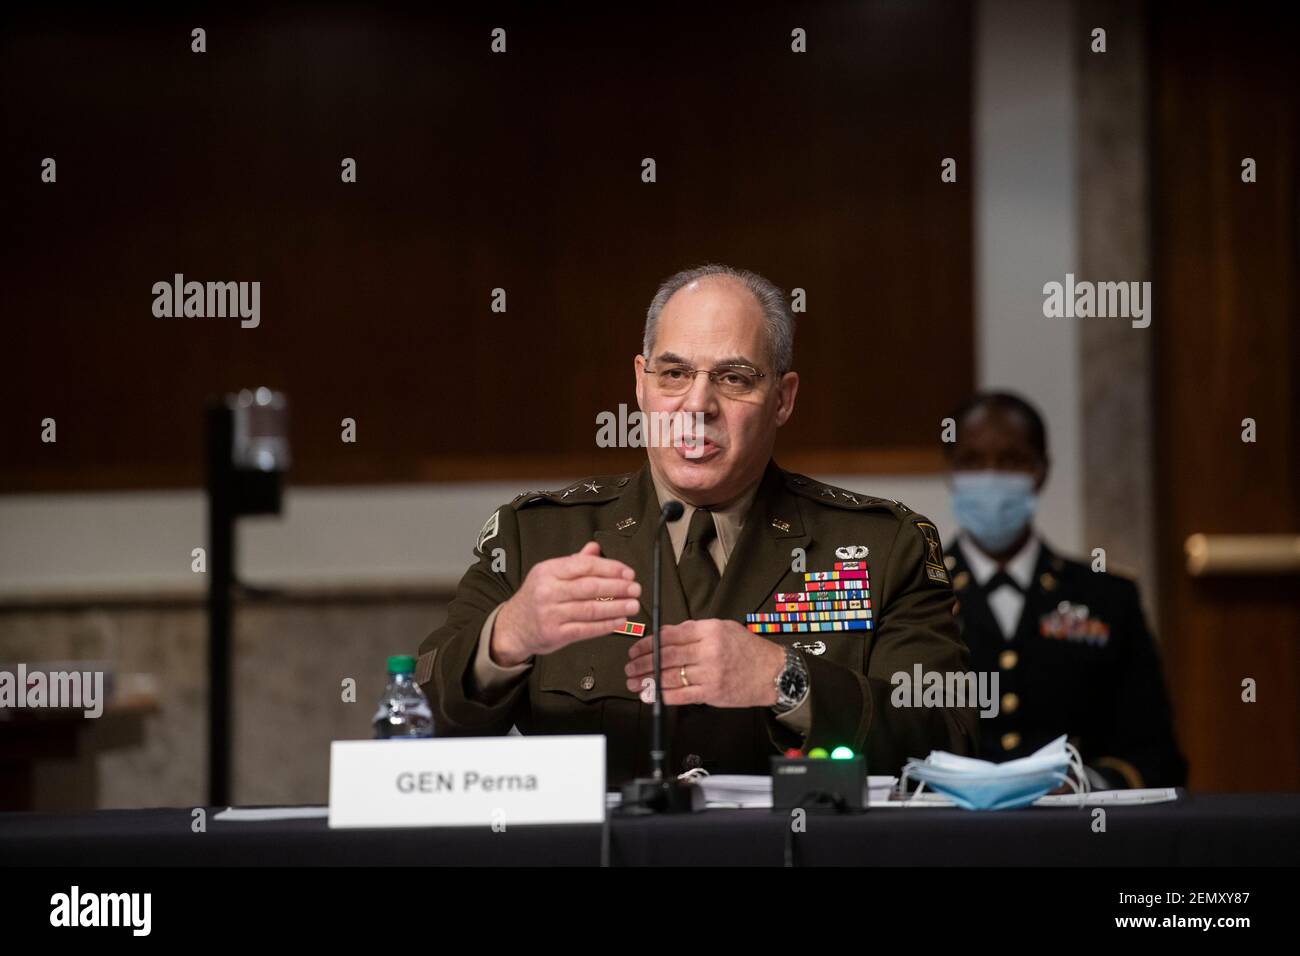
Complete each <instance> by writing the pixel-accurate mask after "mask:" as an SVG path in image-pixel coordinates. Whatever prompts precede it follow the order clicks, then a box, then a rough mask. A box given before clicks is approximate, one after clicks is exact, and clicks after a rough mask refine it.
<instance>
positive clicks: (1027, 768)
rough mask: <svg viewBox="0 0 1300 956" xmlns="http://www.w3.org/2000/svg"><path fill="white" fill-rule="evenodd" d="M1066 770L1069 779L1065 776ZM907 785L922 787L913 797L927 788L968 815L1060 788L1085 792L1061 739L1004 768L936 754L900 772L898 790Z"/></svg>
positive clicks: (1072, 753)
mask: <svg viewBox="0 0 1300 956" xmlns="http://www.w3.org/2000/svg"><path fill="white" fill-rule="evenodd" d="M1071 768H1073V769H1074V771H1075V774H1074V777H1071V776H1070V774H1069V771H1070V769H1071ZM908 780H915V781H919V782H920V783H921V787H919V788H918V789H917V791H916V792H917V793H918V794H919V793H920V792H921V791H922V790H923V789H924V788H925V787H926V786H928V787H929V788H930V789H931V790H934V791H935V792H936V793H940V794H943V795H944V796H945V797H948V799H950V800H952V802H953V803H955V804H957V806H959V807H963V808H965V809H967V810H1007V809H1010V808H1011V807H1023V806H1027V805H1029V804H1031V803H1033V802H1034V801H1035V800H1037V799H1038V798H1039V797H1041V796H1043V795H1044V794H1046V793H1048V792H1049V791H1051V790H1054V789H1056V788H1057V787H1058V786H1060V785H1061V784H1063V783H1064V784H1069V785H1070V786H1071V787H1073V788H1074V790H1075V791H1076V792H1077V793H1079V794H1080V795H1082V794H1083V793H1086V792H1087V790H1088V777H1087V774H1085V773H1084V772H1083V761H1082V760H1081V759H1080V757H1079V751H1077V750H1075V749H1074V748H1073V747H1072V746H1070V745H1069V744H1068V743H1066V742H1065V735H1062V736H1060V737H1057V738H1056V739H1055V740H1053V741H1052V742H1051V743H1050V744H1048V745H1047V746H1045V747H1043V748H1042V749H1041V750H1039V751H1037V752H1036V753H1033V754H1030V755H1029V756H1028V757H1021V758H1020V759H1018V760H1008V761H1007V762H1006V763H992V762H990V761H988V760H976V759H974V758H972V757H959V756H957V755H956V754H950V753H945V752H943V751H941V750H936V751H933V752H932V753H931V754H930V756H928V757H926V758H925V759H924V760H917V759H916V758H912V759H911V760H909V761H908V762H907V764H906V766H904V767H903V776H902V780H901V782H900V787H901V788H902V790H903V792H904V793H906V792H907V781H908ZM1080 781H1081V782H1080Z"/></svg>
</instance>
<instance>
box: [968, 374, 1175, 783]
mask: <svg viewBox="0 0 1300 956" xmlns="http://www.w3.org/2000/svg"><path fill="white" fill-rule="evenodd" d="M953 417H954V419H955V421H956V424H957V433H956V439H957V440H956V442H955V443H953V444H951V445H948V446H946V449H947V451H948V454H949V456H950V464H951V466H952V469H953V473H952V489H953V512H954V514H955V515H956V518H957V521H958V524H959V525H961V532H960V534H959V535H958V536H957V538H956V540H955V542H954V544H953V546H952V547H951V548H950V550H949V552H948V555H947V559H946V560H947V564H948V568H949V570H950V571H951V572H952V576H953V577H952V581H953V589H954V590H955V591H956V593H957V598H958V618H959V620H960V622H961V627H962V636H963V637H964V638H965V640H966V643H967V645H969V647H970V651H971V657H972V662H973V664H974V667H975V669H976V670H977V671H981V672H982V671H991V672H997V673H999V674H1000V678H999V689H1000V691H1001V694H1002V699H1001V702H1000V707H999V712H998V714H997V716H996V717H995V718H993V719H985V720H982V721H981V722H980V731H981V734H982V741H981V744H982V745H981V748H980V749H981V756H983V757H984V758H986V759H988V760H994V761H1003V760H1009V759H1011V758H1014V757H1023V756H1026V755H1027V754H1030V753H1032V752H1033V751H1035V750H1037V749H1038V748H1039V747H1041V746H1043V745H1044V744H1046V743H1049V742H1050V741H1052V740H1054V739H1055V738H1057V737H1059V736H1060V735H1061V734H1068V735H1069V736H1070V738H1071V742H1072V743H1073V744H1074V745H1075V746H1076V747H1078V748H1079V752H1080V754H1081V755H1082V757H1083V760H1084V763H1085V765H1086V766H1087V768H1088V773H1089V775H1090V777H1091V778H1092V783H1093V785H1094V786H1096V787H1098V788H1102V789H1112V788H1122V787H1144V786H1145V787H1156V786H1160V787H1165V786H1178V785H1181V784H1183V783H1184V782H1185V780H1186V772H1187V768H1186V764H1185V763H1184V761H1183V758H1182V756H1181V755H1180V754H1179V752H1178V747H1177V745H1176V743H1175V740H1174V733H1173V728H1172V726H1171V722H1170V713H1169V702H1168V698H1167V696H1166V694H1165V686H1164V681H1163V679H1162V677H1161V673H1160V660H1159V655H1158V653H1157V651H1156V647H1155V644H1154V642H1153V641H1152V639H1151V634H1150V633H1149V632H1148V630H1147V626H1146V622H1145V620H1144V618H1143V614H1142V607H1141V604H1140V603H1139V601H1138V591H1137V587H1136V585H1135V584H1134V583H1133V582H1132V581H1130V580H1128V579H1127V578H1123V577H1119V576H1117V575H1114V574H1108V573H1106V572H1104V571H1093V570H1092V569H1091V568H1090V567H1089V566H1088V565H1085V564H1080V563H1078V562H1076V561H1069V560H1066V559H1065V558H1063V557H1061V556H1060V555H1058V554H1056V553H1055V552H1054V551H1053V550H1052V549H1051V548H1049V547H1048V546H1047V545H1046V544H1045V543H1044V542H1043V541H1042V539H1041V538H1040V537H1039V536H1038V534H1037V532H1036V531H1035V530H1034V526H1033V520H1032V519H1033V513H1034V506H1035V503H1036V501H1037V495H1038V492H1039V491H1040V490H1041V489H1042V487H1043V484H1044V482H1045V481H1046V480H1047V470H1048V456H1047V432H1046V428H1045V426H1044V425H1043V420H1042V417H1041V416H1040V415H1039V414H1038V412H1037V411H1036V410H1035V409H1034V408H1033V406H1032V405H1030V404H1029V403H1028V402H1026V401H1025V400H1024V399H1023V398H1020V397H1019V396H1017V395H1014V394H1011V393H1008V392H986V393H980V394H976V395H974V396H972V397H971V398H970V399H968V400H967V401H966V402H965V403H963V405H962V407H961V408H960V409H958V411H957V412H956V414H955V415H954V416H953Z"/></svg>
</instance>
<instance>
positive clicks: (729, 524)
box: [646, 465, 762, 560]
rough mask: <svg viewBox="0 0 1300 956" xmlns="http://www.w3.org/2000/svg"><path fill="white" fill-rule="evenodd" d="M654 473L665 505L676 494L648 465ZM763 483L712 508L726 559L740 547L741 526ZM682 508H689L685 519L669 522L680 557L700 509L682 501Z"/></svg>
mask: <svg viewBox="0 0 1300 956" xmlns="http://www.w3.org/2000/svg"><path fill="white" fill-rule="evenodd" d="M646 467H647V469H648V470H649V472H650V481H651V482H652V483H653V485H654V490H655V497H656V498H657V499H658V501H659V506H660V507H662V506H663V503H664V502H665V501H668V500H669V499H671V498H672V497H673V495H672V493H671V492H670V491H669V490H668V489H667V488H666V487H665V486H664V484H663V483H662V482H661V481H660V480H659V477H658V476H657V475H656V474H655V473H654V469H653V468H650V467H649V465H647V466H646ZM761 483H762V478H761V476H760V478H759V479H758V480H757V481H755V482H754V483H753V484H752V485H750V486H749V487H748V488H746V489H745V490H744V491H742V492H741V493H740V494H739V495H737V496H736V497H735V498H734V499H732V500H731V501H729V502H727V503H726V504H725V505H722V506H720V507H716V508H710V509H708V510H709V511H712V512H713V524H714V527H716V528H717V529H718V543H719V544H720V545H721V546H722V553H723V556H724V558H725V559H727V560H730V558H731V552H732V551H733V550H734V549H735V547H736V542H737V541H738V540H739V539H740V532H741V529H742V528H744V526H745V519H746V517H747V516H748V515H749V509H750V507H751V506H752V505H753V504H754V497H755V496H756V495H757V494H758V486H759V485H760V484H761ZM682 508H683V509H685V510H684V511H683V513H682V516H681V518H679V519H678V520H677V521H674V522H672V523H671V524H669V525H668V539H669V540H670V541H671V542H672V545H673V554H674V555H675V556H676V557H678V558H680V557H681V556H682V548H684V547H685V546H686V534H687V532H688V531H689V530H690V527H691V517H692V516H693V515H694V514H695V512H696V511H697V510H698V509H696V507H695V506H694V505H689V504H687V503H686V502H685V501H683V502H682Z"/></svg>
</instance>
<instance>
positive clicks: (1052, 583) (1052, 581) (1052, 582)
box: [1038, 571, 1056, 591]
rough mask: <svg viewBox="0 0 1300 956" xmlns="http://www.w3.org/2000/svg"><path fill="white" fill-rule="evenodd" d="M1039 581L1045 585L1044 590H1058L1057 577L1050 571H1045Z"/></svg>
mask: <svg viewBox="0 0 1300 956" xmlns="http://www.w3.org/2000/svg"><path fill="white" fill-rule="evenodd" d="M1038 583H1039V584H1041V585H1042V586H1043V590H1044V591H1055V590H1056V578H1054V577H1052V574H1051V572H1049V571H1044V572H1043V574H1042V577H1040V578H1039V579H1038Z"/></svg>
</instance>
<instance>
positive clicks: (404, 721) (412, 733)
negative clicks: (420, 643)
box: [374, 654, 433, 740]
mask: <svg viewBox="0 0 1300 956" xmlns="http://www.w3.org/2000/svg"><path fill="white" fill-rule="evenodd" d="M374 726H375V739H376V740H391V739H403V738H409V737H432V736H433V711H432V710H431V709H430V708H429V701H428V698H426V697H425V696H424V691H422V690H420V685H419V684H417V683H416V682H415V658H414V657H411V656H409V655H407V654H395V655H394V656H392V657H390V658H389V659H388V686H387V687H385V688H384V696H383V698H382V699H381V700H380V701H379V709H378V710H377V711H375V719H374Z"/></svg>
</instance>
